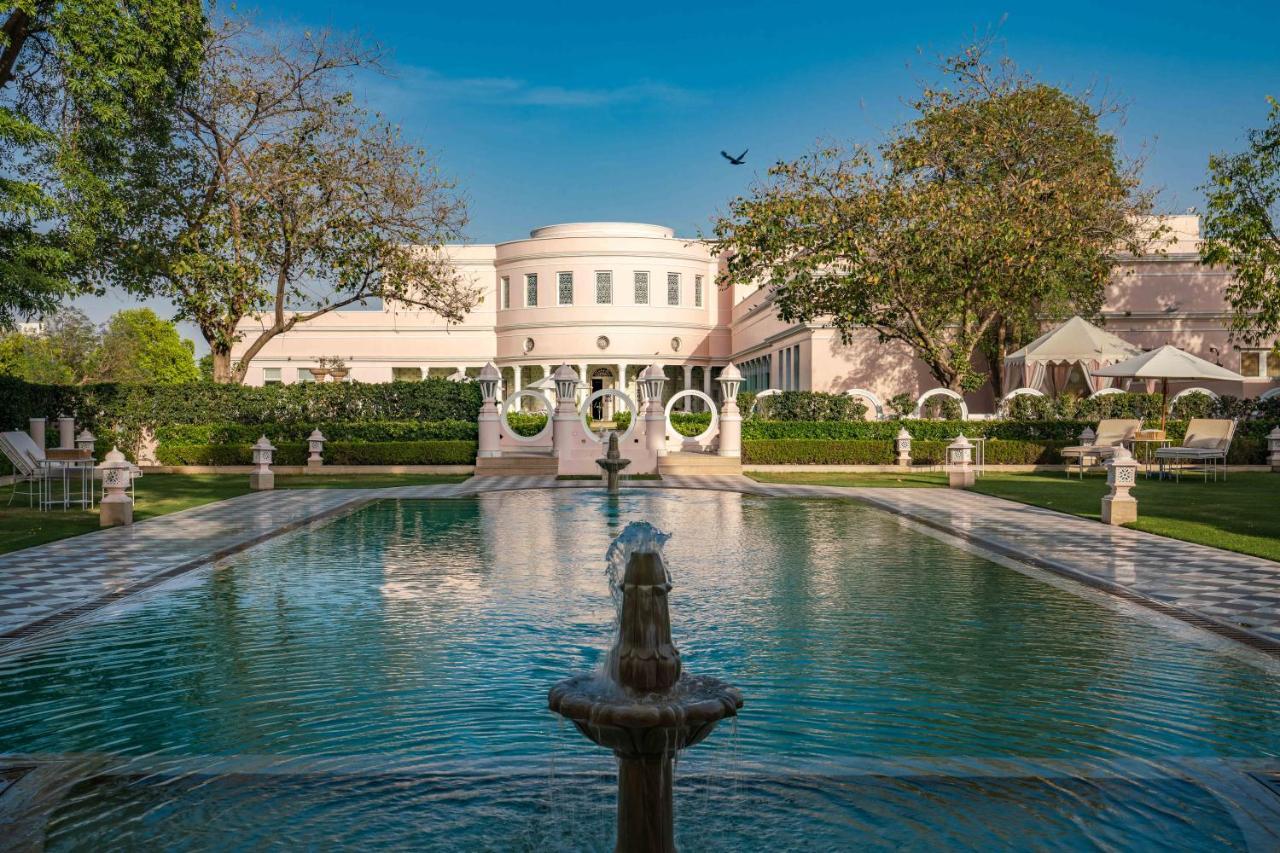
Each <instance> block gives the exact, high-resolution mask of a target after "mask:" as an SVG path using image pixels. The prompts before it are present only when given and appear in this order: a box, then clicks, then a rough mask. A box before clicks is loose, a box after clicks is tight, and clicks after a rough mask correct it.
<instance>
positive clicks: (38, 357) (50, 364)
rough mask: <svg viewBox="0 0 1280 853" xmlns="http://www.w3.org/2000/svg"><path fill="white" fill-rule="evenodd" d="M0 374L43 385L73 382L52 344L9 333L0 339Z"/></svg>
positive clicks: (43, 339)
mask: <svg viewBox="0 0 1280 853" xmlns="http://www.w3.org/2000/svg"><path fill="white" fill-rule="evenodd" d="M0 375H4V376H13V377H16V378H18V379H22V380H23V381H26V382H38V383H42V384H45V385H70V384H72V383H74V382H75V377H74V375H73V374H72V372H71V368H70V367H68V366H67V364H66V362H64V361H63V360H62V359H61V357H60V354H59V353H58V351H57V350H56V349H55V348H54V345H53V342H52V341H50V340H49V339H48V338H47V337H45V336H44V335H32V334H27V333H24V332H9V333H8V334H6V335H4V336H3V337H0Z"/></svg>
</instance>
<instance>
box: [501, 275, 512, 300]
mask: <svg viewBox="0 0 1280 853" xmlns="http://www.w3.org/2000/svg"><path fill="white" fill-rule="evenodd" d="M499 290H500V291H501V295H500V298H501V300H502V302H501V304H502V307H503V308H510V307H511V277H510V276H505V275H504V276H503V277H502V280H501V281H500V287H499Z"/></svg>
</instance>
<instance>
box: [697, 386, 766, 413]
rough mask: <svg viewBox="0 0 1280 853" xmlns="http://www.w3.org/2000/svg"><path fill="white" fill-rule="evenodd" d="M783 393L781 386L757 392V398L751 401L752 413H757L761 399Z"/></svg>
mask: <svg viewBox="0 0 1280 853" xmlns="http://www.w3.org/2000/svg"><path fill="white" fill-rule="evenodd" d="M781 393H782V389H781V388H766V389H764V390H763V391H761V392H760V393H759V394H756V396H755V399H754V400H752V401H751V414H753V415H754V414H756V406H758V405H759V404H760V401H761V400H764V399H767V398H769V397H776V396H778V395H779V394H781ZM713 411H714V410H713Z"/></svg>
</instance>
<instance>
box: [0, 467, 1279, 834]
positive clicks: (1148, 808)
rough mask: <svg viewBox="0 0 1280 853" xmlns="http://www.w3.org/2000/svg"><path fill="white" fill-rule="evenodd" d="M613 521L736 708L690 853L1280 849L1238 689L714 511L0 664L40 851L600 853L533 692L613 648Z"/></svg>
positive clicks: (367, 581) (125, 607) (226, 594)
mask: <svg viewBox="0 0 1280 853" xmlns="http://www.w3.org/2000/svg"><path fill="white" fill-rule="evenodd" d="M632 520H647V521H650V522H652V523H653V524H655V525H656V526H658V527H659V528H662V529H664V530H667V531H669V532H670V533H671V534H672V537H671V540H670V542H669V543H668V544H667V546H666V550H665V555H666V559H667V563H668V565H669V566H670V569H671V572H672V576H673V581H674V584H675V588H674V590H673V591H672V594H671V596H672V614H673V633H674V635H675V638H676V641H677V643H678V645H679V647H680V649H681V652H682V654H683V656H684V659H685V661H686V663H687V664H688V665H689V666H690V667H692V668H694V669H696V670H697V671H698V672H700V673H706V674H713V675H716V676H719V677H722V678H724V679H726V680H728V681H729V682H731V683H733V684H735V685H736V686H737V687H739V688H740V689H741V690H742V692H743V694H744V696H746V698H747V705H746V707H745V708H744V710H743V711H742V715H741V717H740V718H739V720H738V721H737V723H736V727H735V726H731V725H730V724H726V725H725V727H724V729H723V731H721V732H718V733H717V734H716V736H715V737H713V738H711V739H710V740H708V741H707V742H706V743H704V744H702V745H700V746H699V747H698V748H697V749H696V750H694V751H692V752H691V753H689V754H688V755H685V756H682V758H681V762H680V765H679V767H678V768H677V771H676V797H677V802H676V815H677V817H676V823H677V827H676V831H677V836H678V839H679V840H680V842H681V843H682V845H683V846H684V847H685V848H686V849H689V850H695V849H696V850H715V849H724V850H730V849H739V850H740V849H761V848H771V849H773V850H784V849H832V848H848V847H850V846H859V847H883V848H885V849H902V848H904V847H906V848H937V847H940V846H941V847H970V848H984V849H990V848H1009V847H1019V848H1021V847H1040V848H1058V849H1081V848H1090V847H1104V848H1105V847H1128V848H1132V847H1148V846H1160V847H1162V848H1163V849H1171V848H1173V849H1178V848H1181V849H1188V850H1206V849H1246V848H1247V846H1248V845H1250V844H1252V845H1253V846H1254V847H1255V848H1258V847H1261V848H1263V849H1265V848H1266V846H1267V845H1270V846H1272V847H1274V846H1280V828H1278V827H1277V826H1276V824H1275V815H1276V814H1277V813H1278V812H1277V810H1276V809H1277V806H1280V797H1277V796H1276V795H1275V794H1274V793H1272V792H1271V791H1269V790H1268V789H1267V788H1266V787H1265V786H1264V785H1263V784H1262V783H1261V782H1259V781H1257V780H1256V779H1254V778H1252V777H1251V776H1250V775H1248V771H1261V770H1266V769H1267V768H1268V767H1270V768H1272V769H1274V768H1275V767H1277V766H1280V762H1276V761H1274V760H1273V759H1275V758H1276V757H1277V755H1280V675H1278V670H1277V668H1276V667H1275V666H1274V665H1273V664H1271V663H1269V662H1268V661H1267V660H1265V659H1263V658H1261V656H1260V655H1257V654H1256V653H1254V652H1251V651H1248V650H1245V649H1235V648H1234V647H1233V646H1231V645H1230V644H1229V643H1227V642H1226V641H1222V640H1218V639H1215V638H1211V637H1208V636H1207V635H1201V634H1199V633H1198V632H1196V631H1194V630H1193V629H1190V628H1185V627H1180V626H1176V625H1171V624H1170V621H1169V620H1166V619H1164V618H1163V617H1156V616H1154V615H1151V614H1147V613H1146V612H1145V611H1140V610H1139V609H1138V608H1135V607H1133V606H1131V605H1125V604H1121V603H1112V602H1109V601H1107V600H1104V599H1102V598H1101V597H1100V596H1098V595H1096V594H1093V593H1079V594H1078V593H1077V591H1075V590H1073V589H1071V588H1069V587H1067V586H1066V585H1064V584H1062V583H1050V582H1046V580H1045V579H1043V578H1040V577H1036V576H1033V575H1031V574H1027V573H1023V572H1020V571H1016V570H1014V569H1013V568H1009V567H1006V566H1002V565H997V564H996V563H993V562H990V561H988V560H986V559H983V558H981V557H979V556H977V555H975V554H972V553H969V552H967V551H962V550H958V549H956V548H954V547H952V546H950V545H948V544H944V543H943V542H940V541H938V540H937V539H935V538H932V537H931V536H927V535H925V534H923V533H921V532H919V531H918V530H916V529H915V528H914V527H912V526H911V525H909V524H907V523H905V522H903V521H901V520H899V519H897V518H895V517H894V516H891V515H888V514H886V513H883V512H880V511H878V510H874V509H871V508H868V507H865V506H862V505H859V504H856V503H849V502H840V501H819V500H808V501H804V500H782V499H769V498H757V497H750V496H743V495H738V494H734V493H724V492H692V491H679V492H676V491H670V492H668V491H658V490H636V491H632V492H628V491H625V490H624V492H623V494H622V495H621V496H620V497H618V498H614V499H610V498H608V497H606V496H605V495H604V494H602V493H601V492H599V491H595V490H590V491H588V490H580V489H566V490H550V491H529V492H502V493H492V494H487V495H484V496H481V497H479V498H476V499H468V500H446V501H430V502H426V501H422V502H418V501H402V502H384V503H378V504H373V505H370V506H368V507H366V508H364V509H362V510H359V511H357V512H354V513H352V514H350V515H347V516H344V517H341V518H338V519H336V520H333V521H331V522H330V523H328V524H325V525H323V526H318V527H315V528H313V529H310V530H304V531H297V532H295V533H292V534H288V535H286V536H283V537H281V538H278V539H276V540H273V541H271V542H268V543H266V544H265V545H262V546H259V547H258V548H255V549H253V550H251V551H248V552H245V553H243V554H241V555H239V556H237V557H235V558H232V559H231V560H228V561H226V562H225V563H223V564H220V565H219V566H216V567H213V568H207V569H202V570H200V571H197V572H193V573H191V574H189V575H187V576H184V577H183V578H181V579H179V580H178V581H175V582H172V583H170V584H168V585H166V586H165V587H162V588H159V589H157V590H154V591H152V592H149V593H147V594H145V595H143V596H139V597H137V598H134V599H131V600H129V601H128V602H126V603H123V604H121V605H117V606H114V607H112V608H110V609H107V610H104V611H102V612H100V613H99V614H98V615H97V616H96V617H95V618H94V619H93V620H92V621H90V622H88V623H87V624H86V623H81V624H78V625H73V626H69V627H68V629H67V630H65V631H64V632H63V633H62V634H61V635H60V636H58V637H56V638H52V639H49V640H47V641H44V642H42V643H41V644H39V645H38V646H35V647H33V648H31V649H29V650H27V651H25V652H23V653H22V654H19V655H11V656H8V657H4V658H0V751H3V752H5V753H10V754H22V755H31V756H36V757H38V758H39V759H40V760H41V761H42V762H52V764H50V765H48V766H52V767H55V768H61V770H60V771H59V772H61V773H62V776H61V777H60V778H62V779H63V780H64V781H63V782H62V783H61V787H60V788H59V789H58V796H55V797H53V798H51V799H50V801H49V802H48V803H47V804H46V805H45V806H44V812H43V813H42V814H43V817H42V818H41V819H40V820H41V821H43V824H42V828H43V830H44V832H45V834H46V838H45V842H46V844H47V846H48V847H49V848H50V849H102V848H105V847H113V848H122V847H123V848H129V847H134V848H155V847H164V848H167V849H226V848H228V847H235V846H239V847H255V848H256V847H270V846H273V845H279V846H312V847H317V848H323V847H333V846H351V847H356V846H359V847H363V848H369V847H373V846H385V847H414V848H417V849H442V850H443V849H492V850H511V849H528V850H543V849H566V850H568V849H574V850H576V849H602V850H607V849H609V848H610V847H611V846H612V826H613V824H612V821H613V803H612V796H613V782H614V780H613V776H612V769H613V759H612V757H611V756H610V755H609V753H607V752H605V751H603V750H599V749H596V748H594V747H591V746H590V745H588V744H586V743H585V742H584V741H582V739H581V738H580V737H578V735H577V734H576V732H573V731H572V730H570V729H567V728H563V727H562V726H561V724H560V723H558V722H557V721H556V719H555V718H554V717H553V715H552V714H551V713H550V712H549V711H547V710H546V693H547V689H548V688H549V687H550V686H551V685H552V684H554V683H555V682H557V681H558V680H560V679H561V678H564V677H565V676H566V675H568V674H572V673H575V672H580V671H583V670H586V669H591V668H593V667H595V666H596V665H597V664H598V663H599V660H600V657H601V655H602V654H603V652H604V650H605V649H606V648H607V646H608V644H609V640H610V632H611V627H612V619H613V606H612V602H611V599H610V596H609V592H608V589H607V586H606V583H605V579H604V554H605V551H606V548H607V547H608V543H609V541H610V539H611V538H612V537H613V536H615V535H616V534H617V532H618V531H619V530H620V529H621V527H622V526H624V525H625V524H626V523H627V522H628V521H632ZM46 772H48V770H47V768H46ZM4 803H5V798H4V796H3V795H2V794H0V826H3V825H4V824H3V822H2V821H3V818H4V808H3V806H4ZM26 819H27V822H28V825H29V824H30V822H31V821H32V820H34V818H32V817H31V815H27V816H26Z"/></svg>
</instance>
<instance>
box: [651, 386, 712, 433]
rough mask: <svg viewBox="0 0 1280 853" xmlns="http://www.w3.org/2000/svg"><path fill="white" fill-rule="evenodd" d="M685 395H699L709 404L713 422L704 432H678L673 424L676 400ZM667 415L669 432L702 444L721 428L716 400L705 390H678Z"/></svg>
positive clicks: (668, 402)
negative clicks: (691, 433)
mask: <svg viewBox="0 0 1280 853" xmlns="http://www.w3.org/2000/svg"><path fill="white" fill-rule="evenodd" d="M684 397H697V398H698V399H700V400H705V401H706V404H707V408H708V409H710V410H711V423H710V424H709V425H708V426H707V428H706V429H704V430H703V431H702V432H700V433H698V434H697V435H684V434H682V433H680V432H678V431H677V430H676V428H675V427H674V426H672V424H671V410H672V409H673V408H675V405H676V402H677V401H679V400H681V399H683V398H684ZM665 415H666V428H667V432H668V433H675V434H676V435H678V436H680V438H681V439H683V440H684V441H695V442H697V443H698V444H702V442H703V441H705V440H707V439H708V437H710V436H712V435H715V434H716V432H717V431H718V430H719V429H720V413H719V412H717V411H716V401H715V400H712V399H711V397H710V396H708V395H707V394H704V393H703V392H701V391H699V390H697V389H696V388H689V389H686V390H684V391H677V392H676V393H675V394H672V395H671V399H670V400H668V401H667V410H666V413H665ZM632 420H634V418H632Z"/></svg>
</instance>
